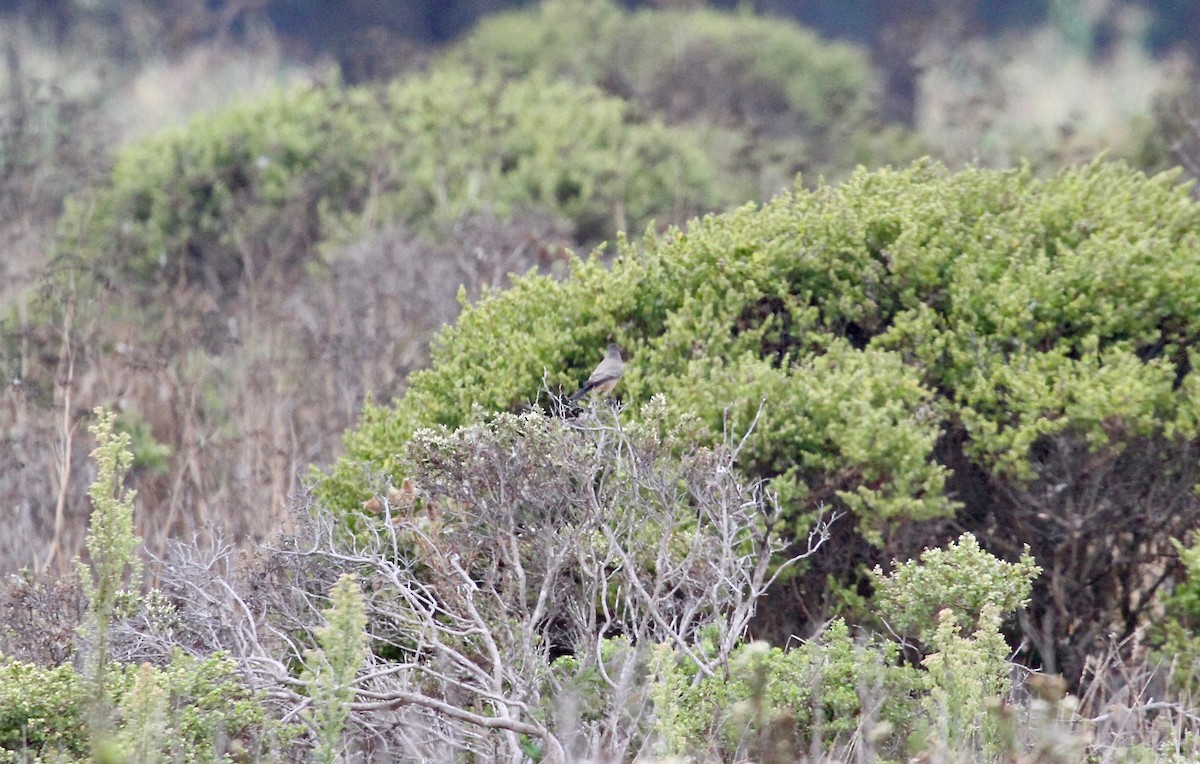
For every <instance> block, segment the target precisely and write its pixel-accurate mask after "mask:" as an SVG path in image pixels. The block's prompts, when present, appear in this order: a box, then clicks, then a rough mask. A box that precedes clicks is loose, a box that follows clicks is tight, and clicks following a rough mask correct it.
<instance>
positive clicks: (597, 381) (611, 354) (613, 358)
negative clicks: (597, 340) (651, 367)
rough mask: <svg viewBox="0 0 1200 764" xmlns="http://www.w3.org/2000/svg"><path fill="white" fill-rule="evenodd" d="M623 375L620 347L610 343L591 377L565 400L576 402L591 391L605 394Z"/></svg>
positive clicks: (623, 363) (623, 364) (623, 367)
mask: <svg viewBox="0 0 1200 764" xmlns="http://www.w3.org/2000/svg"><path fill="white" fill-rule="evenodd" d="M624 373H625V362H624V361H622V360H621V347H620V345H618V344H617V343H615V342H610V343H609V345H608V351H607V352H606V353H605V355H604V360H603V361H601V362H600V365H599V366H597V367H596V370H595V371H593V372H592V376H590V377H588V380H587V382H584V383H583V387H581V388H579V391H578V392H576V393H575V394H574V395H572V396H571V397H570V398H568V399H567V400H569V401H572V402H574V401H577V400H579V399H580V398H582V397H583V396H585V395H587V394H588V393H590V392H591V391H593V390H596V391H599V392H601V393H607V392H608V391H610V390H612V389H613V388H614V387H616V386H617V382H619V381H621V375H622V374H624Z"/></svg>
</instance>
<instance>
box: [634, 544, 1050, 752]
mask: <svg viewBox="0 0 1200 764" xmlns="http://www.w3.org/2000/svg"><path fill="white" fill-rule="evenodd" d="M980 574H982V575H980ZM1037 574H1038V571H1037V569H1036V567H1034V566H1031V565H1030V564H1029V563H1028V561H1025V562H1024V563H1023V564H1022V565H1009V564H1007V563H1004V562H1003V561H1001V560H999V559H997V558H995V557H993V556H992V555H990V554H988V553H987V552H984V551H982V550H981V549H980V548H979V546H978V545H977V544H976V543H975V540H974V539H973V538H972V537H971V536H970V535H964V536H963V537H962V538H961V539H959V541H958V542H956V543H951V544H950V545H949V546H948V547H947V548H945V549H933V550H930V551H927V552H926V553H925V554H924V555H922V559H921V561H920V562H916V561H911V562H909V563H906V564H903V565H898V566H897V568H896V570H895V571H894V572H893V573H892V574H891V575H889V576H886V577H884V576H882V574H881V575H880V579H881V580H880V583H881V587H882V588H883V590H884V593H885V597H884V598H883V601H882V602H881V605H882V606H883V613H882V614H883V615H885V616H891V615H894V614H898V613H899V614H902V615H903V616H910V617H912V618H916V619H920V623H921V626H922V632H923V633H922V638H923V639H924V640H925V648H924V650H923V651H922V652H921V654H920V664H921V667H922V668H923V669H924V670H918V669H917V668H916V667H915V666H912V665H908V664H906V663H905V662H904V661H902V660H900V645H899V644H898V643H896V642H893V641H890V640H881V639H878V638H867V637H865V636H864V635H859V636H857V637H855V636H852V635H851V632H850V629H849V628H848V627H847V625H846V622H845V621H843V620H842V619H835V620H834V621H833V622H832V623H830V624H829V626H828V627H827V628H825V629H824V630H823V631H822V632H821V633H820V634H819V635H818V636H817V637H816V638H814V639H812V640H809V641H807V642H804V643H802V644H799V645H794V646H791V647H790V648H789V649H780V648H775V647H770V646H769V645H766V644H764V643H762V642H750V643H747V644H745V645H743V646H742V647H741V648H740V649H739V650H738V652H737V653H736V654H735V655H734V656H733V657H732V659H731V660H730V671H729V672H728V673H727V674H721V675H713V676H707V677H701V676H697V675H696V672H695V671H694V670H693V669H692V667H691V666H690V665H689V663H688V661H687V660H685V659H683V658H682V656H680V655H678V654H677V653H675V652H673V651H672V650H671V649H669V648H668V647H667V646H665V645H663V646H660V647H659V649H658V651H657V652H656V654H655V657H654V660H653V661H652V665H651V669H652V671H653V672H654V674H655V683H654V685H653V689H652V691H651V697H652V698H653V700H654V703H655V711H656V725H657V732H658V733H659V735H660V736H661V738H662V741H663V747H664V748H665V749H666V750H665V752H667V753H671V754H688V753H694V752H695V751H696V750H697V747H698V745H701V743H702V744H703V745H702V747H703V748H704V749H707V750H708V751H711V752H719V753H720V754H721V755H720V757H719V758H720V760H722V761H731V760H739V759H742V758H746V756H747V755H749V756H750V757H751V758H755V759H757V760H760V761H767V762H775V761H779V762H783V761H795V760H796V759H797V758H799V754H800V753H801V752H805V751H811V750H814V748H816V749H819V750H824V751H833V752H840V751H847V750H853V749H854V748H855V747H862V746H866V747H867V748H868V750H874V751H875V752H877V753H878V754H880V755H883V756H884V757H885V759H886V760H893V759H897V760H898V759H901V758H903V754H904V753H905V752H906V751H907V752H908V753H909V754H911V753H913V752H914V751H913V750H910V749H911V748H912V747H914V746H915V748H916V750H922V749H923V750H925V751H927V752H930V751H939V752H941V753H942V754H953V756H952V758H951V760H956V761H966V760H972V759H974V760H978V759H975V757H976V756H978V755H979V754H980V753H983V754H985V755H986V756H988V757H990V756H992V755H994V754H996V753H997V752H999V751H1000V750H1001V749H1003V750H1013V749H1014V748H1015V741H1014V740H1013V739H1011V738H1009V737H1007V736H1006V734H1005V730H1003V729H1002V728H1001V727H1000V726H999V725H998V724H997V717H996V715H995V714H993V713H991V712H990V710H989V706H988V704H989V703H991V704H993V705H995V704H998V703H999V702H1000V701H1001V700H1002V699H1004V698H1006V697H1007V696H1008V693H1009V692H1010V690H1011V686H1010V679H1009V672H1010V666H1009V664H1008V661H1007V657H1008V652H1009V650H1008V647H1007V645H1005V643H1004V639H1003V637H1002V636H1001V635H1000V631H999V625H1000V619H1001V616H1003V615H1008V614H1011V613H1012V612H1014V611H1015V610H1017V609H1018V608H1020V607H1023V606H1024V599H1023V598H1024V597H1025V596H1027V595H1028V592H1029V588H1030V583H1031V582H1032V580H1033V579H1034V578H1035V577H1036V576H1037ZM931 603H937V604H938V606H939V607H938V608H937V610H936V611H933V612H930V611H929V608H928V607H927V605H929V604H931ZM893 623H897V624H898V625H907V623H908V622H906V621H905V620H904V618H903V617H901V618H900V619H897V620H896V621H893ZM983 760H990V758H985V759H983Z"/></svg>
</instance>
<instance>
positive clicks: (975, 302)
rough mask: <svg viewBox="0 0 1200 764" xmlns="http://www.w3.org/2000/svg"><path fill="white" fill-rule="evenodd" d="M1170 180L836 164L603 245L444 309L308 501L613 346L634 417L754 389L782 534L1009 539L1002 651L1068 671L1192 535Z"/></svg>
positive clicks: (336, 497) (1180, 260)
mask: <svg viewBox="0 0 1200 764" xmlns="http://www.w3.org/2000/svg"><path fill="white" fill-rule="evenodd" d="M1175 177H1176V176H1174V175H1170V174H1168V175H1162V176H1158V177H1155V178H1147V177H1145V176H1143V175H1141V174H1140V173H1137V172H1133V171H1131V170H1129V169H1128V168H1126V167H1124V166H1122V165H1119V164H1106V163H1094V164H1091V165H1088V166H1085V167H1079V168H1073V169H1068V170H1065V171H1063V172H1061V173H1059V174H1058V175H1056V176H1054V177H1052V178H1049V179H1045V180H1039V179H1035V178H1033V177H1031V175H1030V173H1028V172H1025V171H1007V172H997V171H987V170H980V169H968V170H965V171H962V172H960V173H956V174H951V173H949V172H947V171H946V170H945V169H943V168H941V167H939V166H937V165H935V164H930V163H927V162H923V163H918V164H915V165H913V166H911V167H909V168H907V169H904V170H899V171H891V170H888V171H880V172H876V173H869V172H865V171H860V172H858V173H856V174H855V175H854V177H853V178H852V179H851V180H849V181H848V182H846V183H845V184H843V185H841V186H838V187H822V188H819V189H817V190H815V191H805V190H797V191H795V192H794V193H791V194H785V195H782V196H780V197H778V198H776V199H775V200H773V201H771V202H770V203H768V204H766V205H763V206H762V207H757V206H753V205H751V206H747V207H744V208H742V209H739V210H737V211H734V212H731V213H727V214H724V215H716V216H710V217H707V218H705V219H703V220H701V221H697V222H694V223H693V224H692V225H691V226H690V227H689V228H688V229H687V230H686V231H676V230H672V231H669V232H667V233H665V234H663V235H661V236H654V235H650V236H648V237H647V239H646V240H645V242H644V244H643V245H642V247H640V248H637V247H634V246H631V245H629V244H622V246H621V255H620V257H619V258H618V260H617V261H616V262H615V263H614V264H613V265H612V267H611V269H606V268H604V267H603V266H602V265H601V263H600V262H599V261H598V260H596V259H594V258H593V259H591V260H587V261H581V262H576V263H575V264H574V267H573V272H572V273H571V275H570V277H569V278H568V279H566V280H565V281H563V282H557V281H553V280H551V279H549V278H545V277H540V276H536V275H530V276H526V277H523V278H520V279H517V280H516V281H515V283H514V285H513V287H512V288H511V289H510V290H508V291H506V292H504V293H501V294H492V295H488V296H485V297H484V298H483V299H482V300H481V301H480V302H479V303H478V304H476V305H473V306H469V307H468V308H466V309H465V310H464V313H463V315H462V317H461V318H460V320H459V321H458V323H457V324H455V325H454V326H452V327H449V328H447V329H446V330H445V331H444V332H443V333H442V334H441V335H440V337H439V338H438V340H437V341H436V342H435V346H434V349H433V363H432V366H431V368H429V369H427V370H425V371H423V372H420V373H418V374H416V375H414V376H413V377H412V378H411V386H410V389H409V391H408V392H407V393H406V395H405V396H404V397H403V398H402V399H400V400H398V401H396V403H395V406H394V407H386V406H374V405H372V406H368V407H367V409H366V410H365V412H364V416H363V419H362V422H361V423H360V425H359V426H358V427H357V428H355V429H354V430H353V431H351V432H349V433H348V434H347V437H346V447H347V453H346V456H345V457H344V458H343V459H341V460H340V461H339V462H338V463H337V464H336V465H335V467H334V468H333V470H332V472H331V473H330V474H329V475H328V476H327V477H326V478H325V479H324V480H323V481H321V484H320V485H319V488H318V491H319V494H320V496H321V497H322V498H323V499H324V500H325V501H326V502H329V503H330V504H332V505H335V506H340V507H343V508H352V507H354V506H356V505H357V504H359V503H360V502H362V501H363V500H365V499H366V498H367V496H368V495H369V492H368V485H369V478H370V477H371V476H379V475H385V476H390V477H391V478H392V479H398V478H399V477H400V475H399V473H398V471H397V462H396V455H397V454H398V453H400V451H401V448H402V445H403V444H404V442H405V441H406V440H407V439H408V438H409V437H410V436H411V434H412V433H413V432H414V431H415V430H416V429H417V428H419V427H423V426H430V425H437V424H444V425H447V426H450V427H454V426H457V425H459V424H462V423H463V422H464V421H465V419H466V417H467V416H468V414H469V412H470V411H471V409H472V407H474V406H480V407H482V408H484V409H485V410H512V409H518V408H521V407H524V406H528V405H529V404H530V403H531V402H533V401H535V400H537V399H538V398H539V395H540V391H541V389H542V387H543V385H545V386H546V387H548V388H549V390H551V391H555V390H559V389H563V390H566V389H573V388H574V386H576V385H578V383H579V382H580V381H581V380H582V379H584V378H585V377H586V375H587V372H588V371H589V370H590V369H591V367H592V366H593V365H594V364H595V363H596V361H597V360H598V359H599V358H600V356H601V350H600V349H601V348H602V347H603V346H604V344H605V342H606V341H608V340H609V339H610V338H612V339H615V340H617V341H618V342H621V343H623V344H624V346H625V347H626V349H627V350H628V351H629V355H630V358H629V359H628V360H629V362H628V364H627V370H626V374H625V378H624V379H623V380H622V383H621V387H619V388H618V394H619V395H621V396H622V397H623V398H624V399H625V400H626V401H627V402H628V403H630V404H631V405H632V406H633V407H634V410H635V411H636V409H637V408H638V407H639V406H640V405H642V404H644V403H645V402H646V401H648V400H649V399H650V397H651V396H652V395H655V394H662V395H664V396H665V397H666V398H667V400H668V401H669V404H670V406H671V407H672V408H673V410H674V411H675V412H676V413H679V412H690V413H693V414H695V415H697V416H698V417H699V420H700V422H701V423H703V425H705V426H706V427H707V429H708V431H709V432H710V433H721V432H723V431H725V430H726V428H728V429H729V430H731V431H733V432H745V431H746V429H747V427H748V426H749V424H750V422H751V421H752V419H753V417H754V416H755V415H757V412H758V408H759V404H760V401H762V402H764V406H765V408H764V411H763V414H762V417H761V418H760V420H759V422H758V426H757V428H756V430H755V431H754V432H753V433H752V434H751V435H750V436H749V439H748V442H747V444H746V446H745V448H744V449H743V452H742V457H743V458H742V467H743V468H744V469H746V470H747V471H749V472H750V473H751V474H752V475H754V476H758V477H765V478H772V479H774V480H775V483H774V486H775V488H776V489H778V490H779V491H780V494H781V497H782V498H783V499H784V500H785V501H787V502H788V503H789V506H791V507H792V509H793V517H794V518H795V519H796V522H797V523H798V524H799V525H800V526H801V527H804V523H805V522H806V518H808V517H811V516H812V514H813V513H815V512H817V511H819V510H820V509H821V508H822V507H826V508H828V507H831V506H832V507H835V508H842V509H845V510H849V511H850V512H852V515H853V519H852V522H853V523H854V524H855V525H856V527H857V528H858V529H859V531H860V532H862V533H863V534H864V535H865V536H866V538H867V539H869V540H872V541H875V542H877V543H885V544H890V545H891V547H892V548H893V549H904V550H907V552H906V554H907V555H909V556H911V555H914V554H916V553H917V552H919V551H920V549H921V548H922V547H923V546H924V545H926V544H927V543H929V541H930V538H929V535H928V531H927V530H923V529H924V528H928V527H929V526H919V525H913V522H914V521H921V520H927V519H934V518H946V517H950V516H951V515H952V514H954V513H955V512H956V511H957V512H958V521H959V522H960V523H963V524H964V525H965V527H966V528H967V529H969V530H972V531H973V532H974V533H975V534H976V536H977V537H978V538H979V539H980V541H981V543H982V545H983V546H984V547H985V548H989V549H992V550H993V551H995V552H996V553H997V554H1001V555H1002V556H1005V557H1008V556H1009V555H1010V554H1011V555H1012V556H1017V555H1019V554H1020V549H1021V545H1022V544H1028V545H1029V546H1030V552H1031V554H1032V556H1033V557H1034V559H1035V560H1036V561H1037V562H1038V564H1040V565H1041V566H1042V567H1043V568H1045V569H1046V570H1047V571H1049V572H1048V573H1047V575H1046V576H1043V578H1042V579H1039V581H1038V582H1037V584H1035V592H1034V597H1033V609H1034V612H1035V614H1037V615H1038V617H1037V618H1034V619H1031V621H1030V623H1034V622H1039V623H1042V624H1053V626H1046V627H1045V631H1038V632H1035V633H1030V634H1029V635H1028V636H1030V638H1031V640H1032V641H1033V642H1034V644H1035V646H1036V650H1037V651H1038V653H1039V655H1040V657H1041V659H1042V660H1043V661H1045V663H1046V665H1047V666H1048V667H1049V668H1051V670H1058V669H1059V668H1062V669H1063V670H1065V671H1067V672H1068V673H1072V672H1074V671H1076V670H1077V669H1078V668H1079V666H1080V661H1081V660H1082V655H1083V654H1084V653H1085V652H1086V651H1087V650H1090V649H1094V648H1095V647H1096V645H1097V644H1099V642H1100V641H1102V640H1103V639H1105V638H1106V635H1107V633H1108V631H1110V627H1111V624H1113V623H1114V620H1115V622H1117V623H1119V624H1123V625H1122V627H1121V628H1129V629H1132V628H1134V627H1135V626H1136V624H1137V621H1138V619H1139V618H1140V616H1141V608H1142V607H1144V606H1145V604H1146V603H1148V602H1149V601H1150V598H1149V597H1148V596H1146V597H1144V598H1135V600H1133V601H1136V602H1140V603H1143V605H1141V606H1139V607H1138V608H1134V609H1133V610H1132V611H1129V610H1122V609H1121V608H1120V607H1119V606H1118V604H1117V603H1118V602H1120V601H1129V600H1127V599H1125V596H1126V595H1127V594H1128V593H1129V592H1131V591H1141V592H1143V593H1145V594H1147V595H1148V594H1149V593H1150V591H1152V588H1151V589H1147V588H1146V587H1153V586H1154V584H1153V577H1152V576H1145V575H1144V574H1145V572H1146V571H1145V570H1144V568H1143V567H1142V566H1143V562H1141V561H1144V560H1147V559H1153V558H1154V557H1155V555H1158V554H1163V553H1171V552H1172V548H1171V547H1170V545H1169V538H1170V535H1171V534H1172V533H1174V534H1176V535H1180V534H1182V533H1183V532H1184V530H1185V529H1188V528H1191V527H1193V525H1194V523H1195V522H1198V521H1200V502H1198V501H1197V499H1196V496H1195V494H1194V493H1193V492H1192V487H1193V486H1194V485H1195V484H1196V482H1197V481H1198V480H1200V476H1198V475H1196V474H1195V470H1193V469H1192V466H1191V465H1194V464H1196V459H1195V458H1193V457H1194V451H1195V450H1196V447H1197V445H1198V440H1197V422H1200V410H1198V408H1197V403H1196V402H1197V401H1200V396H1197V395H1196V394H1195V391H1196V389H1197V384H1198V383H1197V378H1196V376H1195V375H1194V374H1192V373H1191V369H1192V368H1193V366H1194V350H1193V348H1194V347H1195V346H1196V342H1197V340H1200V256H1198V255H1200V207H1197V205H1196V204H1195V203H1194V202H1192V201H1191V200H1190V199H1189V197H1188V194H1187V190H1186V189H1185V188H1181V187H1179V186H1177V185H1176V182H1175ZM710 437H711V436H710ZM1164 502H1168V503H1170V505H1171V506H1172V507H1173V508H1174V509H1173V511H1172V512H1170V513H1163V512H1162V511H1161V510H1160V508H1161V507H1162V506H1163V505H1164ZM1063 527H1067V528H1070V529H1071V531H1070V533H1064V532H1063V531H1062V528H1063ZM1083 538H1086V539H1088V540H1089V541H1088V544H1087V546H1086V547H1084V546H1081V542H1080V539H1083ZM1112 548H1120V549H1128V550H1137V552H1136V553H1133V552H1132V551H1131V552H1130V554H1129V555H1120V556H1116V557H1114V556H1113V555H1111V554H1109V553H1108V552H1107V551H1106V550H1108V549H1112ZM856 554H860V555H862V554H864V553H861V552H856ZM865 556H866V557H867V558H868V559H864V558H863V556H859V557H857V558H852V557H851V556H850V555H849V554H847V556H844V557H841V558H838V559H837V560H830V561H829V562H828V564H829V565H832V566H834V567H833V569H831V570H829V571H827V572H829V573H834V574H836V575H837V576H838V577H839V578H841V579H842V580H848V579H850V578H853V576H854V575H855V574H854V573H853V572H852V568H851V567H850V566H852V565H854V564H855V563H857V562H863V561H866V562H868V564H871V563H873V562H876V561H880V560H878V559H876V560H870V559H869V553H866V554H865ZM902 556H903V555H902ZM837 566H842V567H837ZM1089 581H1091V582H1101V583H1102V584H1103V585H1089V584H1086V583H1084V582H1089ZM821 584H822V585H824V578H822V580H821ZM1055 587H1057V588H1055ZM1049 591H1058V592H1060V593H1061V592H1066V593H1067V595H1066V596H1065V597H1064V596H1058V597H1055V598H1051V597H1049V596H1048V592H1049ZM1122 592H1124V594H1122ZM814 593H815V592H813V591H811V590H810V591H809V593H808V595H806V596H809V597H811V596H812V595H813V594H814ZM1046 609H1050V610H1052V611H1053V615H1052V617H1049V618H1047V619H1044V620H1042V619H1041V618H1040V616H1041V615H1042V614H1044V613H1046V612H1047V610H1046Z"/></svg>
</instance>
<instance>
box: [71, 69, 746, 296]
mask: <svg viewBox="0 0 1200 764" xmlns="http://www.w3.org/2000/svg"><path fill="white" fill-rule="evenodd" d="M715 180H716V179H715V176H714V170H713V167H712V164H711V162H710V161H709V160H708V159H707V158H706V156H705V155H704V154H703V152H702V151H701V149H700V148H699V144H698V143H697V141H696V140H694V139H693V138H692V137H690V136H689V135H688V134H687V133H686V132H684V131H682V130H679V129H674V128H668V127H664V126H663V125H662V124H661V123H659V122H656V121H653V120H649V119H643V118H639V117H638V116H636V115H635V113H634V112H633V111H632V110H631V109H630V107H629V106H628V105H627V104H626V103H625V102H623V101H621V100H619V99H616V98H611V97H608V96H605V95H603V94H602V93H601V92H600V91H599V90H597V89H595V88H576V87H571V86H568V85H566V84H562V83H552V82H548V81H546V80H545V79H544V78H538V77H535V78H531V79H529V80H522V81H506V80H502V79H500V78H498V77H494V76H491V77H489V76H485V77H481V78H477V77H474V76H472V75H470V74H468V73H466V72H465V71H463V70H460V69H454V68H444V69H439V70H436V71H434V72H431V73H429V74H427V75H425V76H420V77H413V78H410V79H405V80H399V81H397V82H394V83H392V84H391V85H388V86H386V87H382V88H368V87H360V88H349V89H345V88H341V87H337V86H326V87H307V88H300V89H293V90H290V91H286V92H279V93H276V94H275V95H274V96H272V97H270V98H266V99H263V100H261V101H255V102H252V103H247V104H243V105H241V106H239V107H236V108H233V109H229V110H227V111H224V112H221V113H219V114H216V115H212V116H205V117H201V118H199V119H197V120H196V121H194V122H193V123H191V124H190V125H187V126H186V127H182V128H178V129H175V130H172V131H170V132H168V133H165V134H163V135H160V136H158V137H156V138H152V139H148V140H145V141H142V142H139V143H137V144H133V145H131V146H129V147H127V148H126V149H125V150H123V151H122V152H121V153H120V154H119V155H118V157H117V160H116V166H115V167H114V169H113V172H112V178H111V181H110V182H109V183H108V184H107V185H105V186H104V187H103V188H101V189H100V190H99V191H98V192H96V194H95V195H94V196H93V197H90V198H86V199H84V198H80V199H76V200H75V201H74V203H73V204H72V205H71V207H70V209H69V210H68V212H67V214H66V216H65V219H64V224H63V226H64V237H65V240H66V241H67V242H68V243H69V245H70V246H72V247H76V246H78V245H82V247H83V249H84V251H85V252H87V253H91V254H93V255H94V261H95V262H97V263H99V264H107V263H116V270H117V274H119V276H120V277H122V278H128V277H132V278H134V279H135V280H136V283H138V284H143V285H150V284H154V283H159V282H165V283H168V284H170V283H174V282H175V281H177V280H179V279H183V280H186V281H188V282H194V283H199V284H201V285H203V286H207V287H209V288H211V289H214V290H216V291H218V292H220V291H229V290H231V289H232V288H234V287H236V286H237V285H238V284H239V283H240V280H241V279H242V278H247V279H251V280H254V279H262V278H263V277H264V273H266V274H270V273H277V272H279V271H281V270H283V271H285V272H286V270H287V269H292V268H295V267H296V266H297V265H298V264H300V263H303V262H305V261H306V260H309V259H311V257H312V256H313V254H314V252H315V250H316V248H317V246H318V245H319V244H321V243H322V242H325V241H329V240H331V239H333V240H335V241H342V240H346V239H348V238H349V237H350V236H351V235H352V234H354V233H356V232H358V231H361V230H362V228H363V226H364V225H366V226H369V225H371V224H374V223H378V222H380V221H388V220H390V221H401V222H407V223H410V224H413V225H415V226H416V227H417V228H418V229H420V228H421V227H422V226H428V225H429V224H430V223H433V222H443V223H444V222H447V221H452V220H455V219H457V218H458V217H460V216H462V215H464V214H466V213H471V212H480V211H484V212H488V213H491V214H494V215H497V216H501V217H504V216H507V215H510V214H512V213H513V212H514V211H519V210H520V209H522V208H541V209H546V210H549V211H551V212H554V213H556V214H564V215H565V216H567V218H568V219H569V220H570V221H571V222H572V223H573V224H574V225H575V228H576V235H577V236H578V237H580V239H581V240H583V241H597V240H600V239H602V238H605V237H609V236H612V235H613V234H614V232H615V231H616V230H617V229H622V228H625V227H627V226H634V227H638V228H640V227H642V226H645V225H646V224H647V223H648V222H649V221H650V220H651V219H658V220H660V221H669V220H676V219H682V218H683V216H686V215H691V214H695V213H696V212H698V211H702V210H706V209H711V208H712V207H713V206H719V205H720V204H721V203H722V202H723V200H724V199H723V197H722V195H721V194H720V193H719V192H718V191H717V187H716V185H715Z"/></svg>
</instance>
